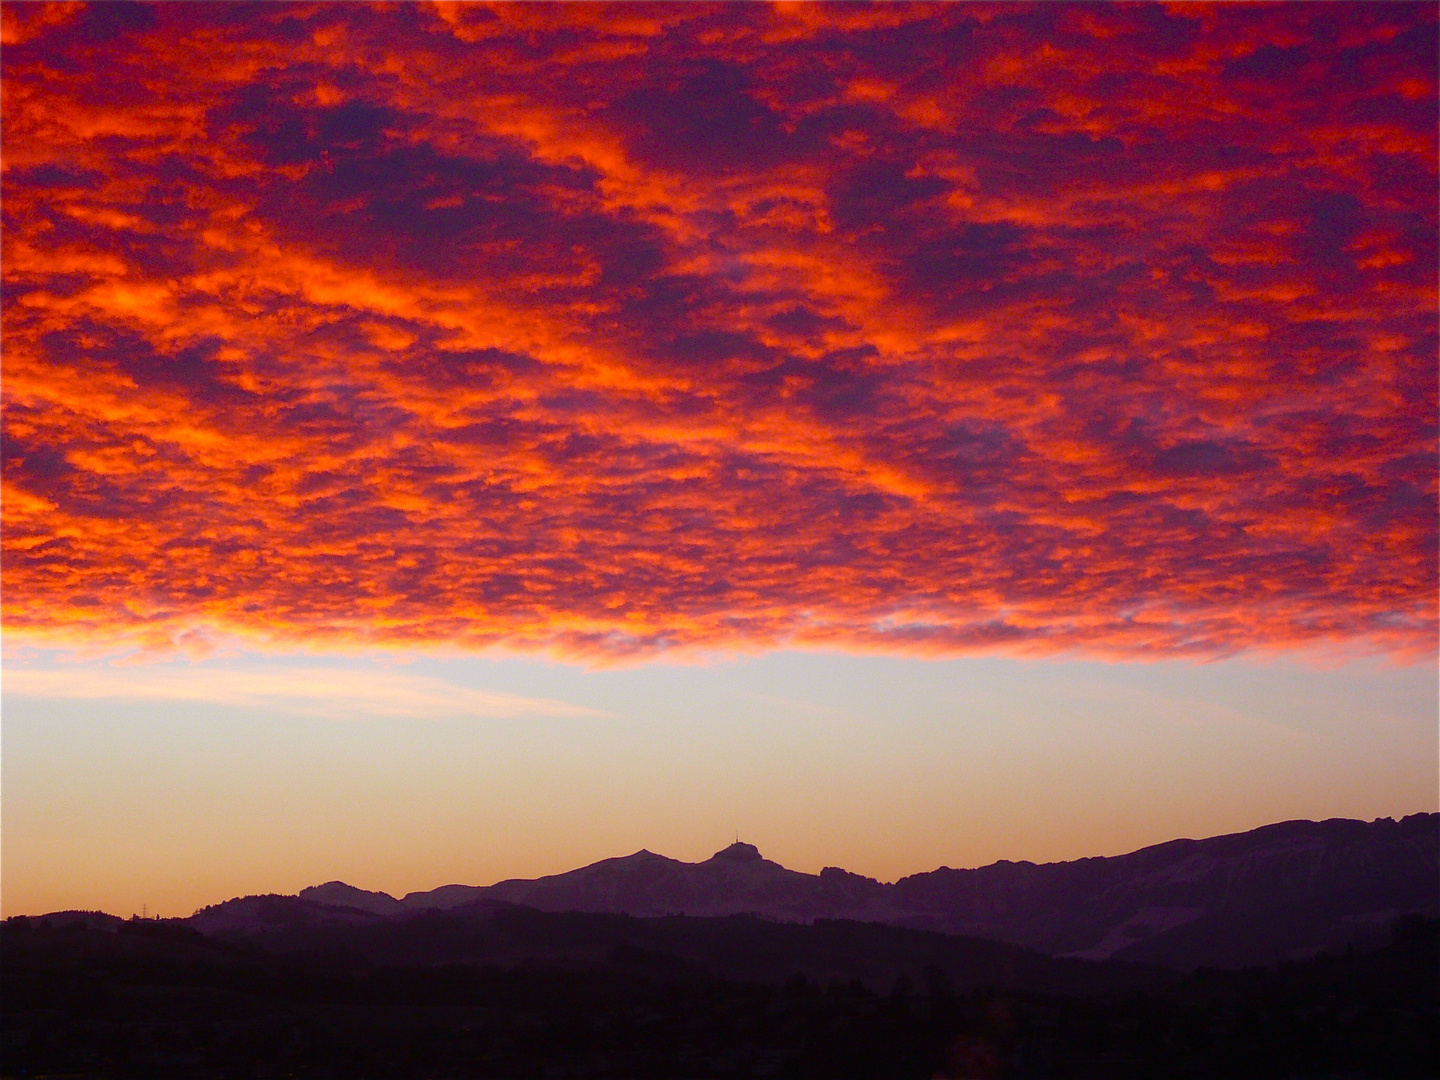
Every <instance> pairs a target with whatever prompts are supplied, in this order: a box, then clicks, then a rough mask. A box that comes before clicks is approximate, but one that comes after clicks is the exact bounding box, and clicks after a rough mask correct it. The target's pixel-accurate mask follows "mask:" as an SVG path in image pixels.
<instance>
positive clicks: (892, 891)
mask: <svg viewBox="0 0 1440 1080" xmlns="http://www.w3.org/2000/svg"><path fill="white" fill-rule="evenodd" d="M516 907H519V908H529V909H535V910H538V911H541V912H552V913H559V912H586V913H593V914H602V913H603V914H610V915H626V916H635V917H641V918H655V917H660V916H678V915H686V916H691V917H696V916H699V917H707V918H713V917H723V916H735V915H753V916H758V917H759V918H760V919H762V920H766V921H769V922H774V923H815V922H817V921H820V920H848V921H852V922H859V923H879V924H884V925H886V926H890V927H896V928H905V929H908V930H912V931H940V932H943V933H946V934H952V935H963V936H967V937H974V938H987V939H991V940H994V941H998V942H1004V943H1007V944H1010V945H1017V946H1023V947H1024V948H1026V949H1028V950H1033V951H1035V952H1039V953H1045V954H1049V955H1050V956H1054V957H1067V958H1074V959H1083V960H1123V961H1127V962H1131V963H1136V964H1145V965H1158V966H1162V967H1168V968H1173V969H1178V970H1190V969H1193V968H1196V967H1201V966H1207V967H1219V968H1240V967H1245V966H1250V965H1266V964H1271V963H1274V962H1276V961H1279V960H1285V959H1299V958H1303V957H1307V956H1312V955H1315V954H1316V953H1319V952H1322V951H1327V950H1328V951H1333V950H1342V949H1344V948H1345V947H1347V946H1350V945H1359V946H1368V945H1374V944H1378V943H1381V942H1383V941H1385V940H1387V939H1388V935H1389V932H1390V926H1391V924H1392V923H1393V922H1394V920H1395V919H1397V918H1398V917H1400V916H1403V915H1407V914H1413V913H1419V914H1423V915H1426V916H1429V917H1435V916H1436V915H1440V814H1414V815H1411V816H1409V817H1405V818H1403V819H1401V820H1399V821H1396V820H1393V819H1391V818H1380V819H1377V820H1375V821H1371V822H1363V821H1353V820H1346V819H1331V820H1328V821H1319V822H1315V821H1287V822H1282V823H1280V824H1275V825H1268V826H1265V827H1263V828H1259V829H1254V830H1252V831H1250V832H1244V833H1236V834H1232V835H1227V836H1217V837H1211V838H1209V839H1204V840H1172V841H1170V842H1168V843H1164V844H1159V845H1156V846H1153V847H1147V848H1142V849H1141V850H1139V851H1134V852H1131V853H1129V854H1126V855H1119V856H1113V857H1097V858H1088V859H1080V860H1076V861H1072V862H1059V863H1043V864H1035V863H1030V862H1008V861H1001V862H997V863H993V864H991V865H989V866H984V867H979V868H976V869H969V870H956V869H951V868H949V867H941V868H939V869H938V870H933V871H930V872H928V873H921V874H914V875H911V876H909V877H904V878H901V879H900V880H898V881H896V882H893V883H888V884H887V883H883V882H880V881H877V880H875V879H873V878H868V877H863V876H861V875H859V874H853V873H850V872H848V871H846V870H842V869H839V868H836V867H826V868H825V869H824V870H822V871H821V872H820V873H819V874H806V873H801V872H798V871H795V870H789V869H787V868H785V867H783V866H781V865H779V864H778V863H775V862H772V861H770V860H768V859H765V858H764V857H762V855H761V854H760V852H759V850H758V849H756V848H755V847H754V846H753V845H750V844H744V843H738V842H737V843H735V844H732V845H730V846H729V847H727V848H725V849H724V850H722V851H718V852H716V853H715V855H714V856H712V857H711V858H709V859H707V860H705V861H703V862H698V863H687V862H682V861H680V860H677V859H670V858H666V857H665V856H663V855H657V854H655V853H653V852H650V851H644V850H642V851H638V852H636V853H635V854H633V855H628V856H625V857H623V858H614V859H605V860H603V861H601V862H597V863H593V864H591V865H589V866H585V867H581V868H579V869H577V870H572V871H569V872H568V873H563V874H556V875H551V876H548V877H542V878H536V879H524V880H522V879H514V880H508V881H501V882H499V883H497V884H494V885H489V886H473V885H445V886H442V887H440V888H438V889H434V890H431V891H428V892H416V893H410V894H408V895H406V896H404V897H403V898H398V899H397V898H396V897H393V896H390V895H388V894H386V893H381V892H369V891H365V890H362V889H357V888H355V887H353V886H350V885H347V884H345V883H344V882H339V881H332V882H328V883H326V884H324V885H317V886H313V887H311V888H307V889H304V890H302V891H301V892H300V893H299V895H298V896H296V897H276V896H265V897H243V898H238V899H235V900H230V901H226V902H225V903H223V904H218V905H215V906H213V907H209V908H205V909H203V910H201V911H199V912H197V913H196V914H195V915H194V916H192V917H191V918H190V919H189V920H186V922H188V923H189V925H190V926H192V927H193V928H194V929H196V930H198V931H200V932H201V933H204V934H206V935H212V936H215V935H218V936H232V937H233V936H258V937H261V938H264V937H273V936H275V935H283V936H285V937H293V936H294V935H295V934H296V933H303V932H304V931H305V928H307V927H308V928H311V929H315V928H319V927H356V928H361V927H364V926H367V925H379V924H392V923H395V922H397V921H406V920H411V919H413V917H415V916H417V915H420V914H422V913H425V912H436V911H443V912H452V913H456V914H467V915H472V916H481V915H487V914H491V913H494V912H496V911H500V910H503V909H509V908H516Z"/></svg>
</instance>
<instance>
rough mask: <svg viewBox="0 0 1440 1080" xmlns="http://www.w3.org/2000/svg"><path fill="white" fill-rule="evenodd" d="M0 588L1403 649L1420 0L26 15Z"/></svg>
mask: <svg viewBox="0 0 1440 1080" xmlns="http://www.w3.org/2000/svg"><path fill="white" fill-rule="evenodd" d="M4 18H5V34H6V39H5V40H6V42H7V44H6V60H5V69H4V84H5V85H4V89H5V94H4V96H3V109H4V117H3V119H4V126H5V153H6V157H5V171H4V214H5V222H4V225H5V228H4V236H5V252H4V268H3V273H4V286H5V288H4V292H3V305H4V309H3V315H4V334H5V342H4V346H5V347H4V353H3V363H4V393H5V409H4V438H5V447H6V449H5V458H4V482H5V492H4V499H3V513H4V530H3V544H4V549H3V550H4V561H3V574H4V586H5V588H4V605H5V606H4V617H5V622H6V629H7V633H9V634H12V635H28V636H31V637H36V638H51V639H56V638H59V639H69V640H89V641H93V640H98V639H103V638H114V639H119V640H123V641H126V642H132V643H139V644H141V645H143V646H168V645H173V644H175V643H176V642H178V641H179V640H180V638H181V637H182V636H183V635H184V634H186V633H188V632H191V631H192V630H193V629H194V628H195V627H197V626H199V627H211V628H213V629H215V630H216V631H217V632H218V633H220V634H222V635H223V634H241V635H247V636H251V637H255V636H258V637H262V638H266V639H269V640H273V641H277V642H280V643H282V644H283V643H294V642H307V643H317V642H322V643H330V644H342V643H343V644H349V645H355V644H357V643H358V644H360V645H362V646H363V645H367V644H371V643H374V644H416V645H428V644H434V643H453V644H456V645H459V646H461V647H485V646H491V645H503V646H506V647H509V648H514V649H530V650H536V649H551V650H559V651H562V652H566V653H569V654H581V655H585V656H588V657H592V658H606V657H624V656H633V655H653V654H655V653H658V652H661V651H664V650H670V649H675V648H677V647H684V648H694V649H728V648H765V647H768V646H771V645H774V644H778V643H792V644H811V645H820V646H826V647H834V648H847V649H859V650H872V649H893V650H900V651H905V652H910V653H918V654H932V653H960V652H975V651H986V650H996V649H1009V650H1032V651H1055V650H1074V649H1079V650H1085V651H1089V652H1097V653H1103V654H1108V655H1126V656H1156V655H1173V654H1177V653H1183V654H1190V655H1201V656H1216V655H1224V654H1227V653H1231V652H1234V651H1237V650H1243V649H1250V648H1256V647H1285V648H1289V647H1293V648H1308V647H1311V646H1314V645H1316V644H1318V643H1321V642H1330V643H1334V642H1339V643H1342V644H1343V643H1352V644H1361V645H1364V646H1366V647H1374V648H1380V649H1385V650H1390V651H1392V652H1395V653H1397V654H1401V653H1411V654H1424V653H1425V652H1426V650H1431V651H1433V649H1434V646H1435V636H1436V596H1437V580H1436V554H1435V553H1436V543H1437V529H1436V521H1437V501H1436V486H1437V465H1436V463H1437V447H1436V434H1435V425H1434V418H1435V415H1436V410H1437V379H1436V369H1435V350H1436V321H1437V320H1436V306H1435V295H1436V289H1437V254H1436V236H1437V218H1436V205H1435V198H1434V194H1435V184H1436V159H1437V150H1436V131H1435V122H1434V120H1435V116H1434V102H1435V94H1436V74H1435V73H1436V45H1435V43H1436V26H1435V22H1436V15H1435V9H1434V7H1433V6H1430V5H1412V4H1383V5H1382V4H1375V5H1278V6H1260V5H1219V6H1213V5H1179V6H1162V5H1139V6H1122V5H1117V6H1099V7H1097V6H1093V5H1074V6H1070V5H1054V4H1044V5H1001V6H999V7H988V6H982V5H966V4H929V5H882V6H877V7H863V8H852V7H848V6H828V5H812V6H806V5H801V6H800V7H798V8H793V9H792V8H790V7H780V6H769V5H758V4H734V5H719V6H714V7H711V6H703V5H675V6H659V7H631V6H626V7H612V6H603V5H602V6H594V7H592V6H586V5H545V6H532V5H499V6H497V7H493V8H492V7H489V6H485V5H465V6H461V7H459V8H455V9H451V8H448V7H446V8H439V7H430V6H422V5H388V6H384V5H382V6H379V7H361V6H356V5H313V6H305V7H302V6H294V5H276V6H272V7H266V8H261V9H253V10H252V9H246V13H245V16H244V17H243V18H238V17H236V15H235V9H230V8H227V7H225V6H223V5H218V6H217V5H113V4H98V5H90V6H88V7H84V8H81V7H80V6H79V5H72V6H69V7H66V8H55V7H52V6H43V5H6V7H5V9H4Z"/></svg>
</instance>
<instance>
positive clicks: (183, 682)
mask: <svg viewBox="0 0 1440 1080" xmlns="http://www.w3.org/2000/svg"><path fill="white" fill-rule="evenodd" d="M4 685H5V693H6V694H7V695H16V696H19V697H35V698H57V699H64V700H72V701H74V700H90V699H101V698H118V699H125V700H138V701H167V702H181V701H183V702H191V703H195V704H202V705H215V706H223V707H230V708H242V707H243V708H264V709H278V710H284V711H286V712H291V713H298V714H301V715H308V716H320V717H326V718H333V719H353V718H362V717H363V718H385V719H390V718H397V719H399V718H404V719H449V718H457V717H458V718H467V719H495V720H517V719H524V718H530V717H555V718H560V719H570V718H592V717H600V716H604V715H606V714H605V713H603V712H599V711H597V710H594V709H587V708H584V707H582V706H579V705H571V704H568V703H566V702H563V701H552V700H549V699H547V698H529V697H518V696H515V695H511V694H491V693H487V692H485V691H483V690H475V689H472V688H470V687H467V686H460V685H458V684H456V683H452V682H448V681H447V680H445V679H436V678H431V677H428V676H424V675H408V674H403V673H400V672H393V671H377V670H354V669H350V668H256V669H246V670H236V669H224V668H214V667H192V666H186V667H172V666H166V665H145V666H135V667H119V668H103V667H96V666H94V665H85V666H83V667H76V668H75V669H73V670H71V669H67V668H49V669H35V668H23V667H22V668H15V667H12V668H10V669H9V670H7V671H6V672H5V682H4Z"/></svg>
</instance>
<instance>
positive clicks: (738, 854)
mask: <svg viewBox="0 0 1440 1080" xmlns="http://www.w3.org/2000/svg"><path fill="white" fill-rule="evenodd" d="M711 858H714V859H725V860H727V861H729V862H759V861H760V849H759V848H757V847H756V846H755V845H754V844H745V843H742V842H741V841H739V840H736V841H735V843H733V844H731V845H730V846H729V847H727V848H726V849H725V850H724V851H717V852H716V853H715V854H714V855H712V856H711Z"/></svg>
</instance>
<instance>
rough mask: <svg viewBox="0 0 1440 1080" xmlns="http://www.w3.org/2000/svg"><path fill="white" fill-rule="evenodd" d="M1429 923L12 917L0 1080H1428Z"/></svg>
mask: <svg viewBox="0 0 1440 1080" xmlns="http://www.w3.org/2000/svg"><path fill="white" fill-rule="evenodd" d="M1437 928H1440V923H1437V921H1436V920H1433V919H1426V918H1423V917H1419V916H1414V917H1409V918H1403V919H1400V920H1397V921H1396V922H1395V923H1394V924H1393V926H1392V938H1393V940H1392V941H1391V943H1390V944H1388V945H1385V946H1383V947H1380V948H1377V949H1374V950H1369V951H1361V952H1356V951H1354V950H1351V951H1348V952H1346V953H1342V954H1337V955H1322V956H1319V957H1316V958H1314V959H1311V960H1306V961H1301V962H1288V963H1284V964H1281V965H1279V966H1276V967H1273V968H1268V969H1261V968H1255V969H1249V970H1242V971H1223V972H1222V971H1206V970H1201V971H1198V972H1196V973H1194V974H1191V975H1188V976H1181V975H1177V974H1174V973H1166V972H1163V971H1159V970H1157V969H1142V968H1138V967H1134V966H1124V965H1117V964H1113V963H1099V962H1097V963H1093V964H1092V963H1087V962H1085V961H1075V960H1070V961H1057V960H1053V959H1051V958H1049V957H1044V956H1041V955H1039V954H1033V953H1027V952H1025V951H1024V950H1020V949H1017V948H1016V947H1014V946H1001V945H998V944H997V943H994V942H983V941H977V940H975V939H965V938H954V937H951V936H949V935H941V934H927V933H923V932H919V931H899V930H897V929H896V928H894V927H875V926H872V925H867V924H862V923H843V922H831V923H821V924H817V925H816V926H809V927H807V926H795V925H791V926H786V927H783V928H780V929H777V927H776V926H775V924H771V923H767V922H763V921H761V920H756V919H743V918H741V919H736V918H729V919H697V918H688V919H687V918H673V919H636V918H633V917H630V916H614V915H609V916H597V915H561V914H553V913H542V912H535V911H531V910H527V909H520V908H510V909H499V910H491V911H488V912H486V913H485V914H484V915H483V917H482V916H480V915H476V914H472V916H471V917H470V918H469V919H468V921H467V919H466V918H465V917H464V915H463V914H456V913H448V912H447V913H441V912H432V913H430V914H428V915H423V916H417V917H416V918H415V919H413V920H407V921H406V922H403V923H400V924H396V925H395V926H394V928H393V929H394V930H395V931H397V932H399V933H401V934H403V935H405V938H404V940H403V941H402V940H399V939H392V938H390V937H389V935H388V934H382V935H380V937H378V938H377V937H374V936H367V935H374V933H375V931H373V930H367V931H366V934H365V935H359V936H356V935H351V936H349V937H346V936H344V935H341V936H339V937H335V936H329V937H327V936H326V935H320V936H319V937H318V938H315V939H314V941H313V942H312V947H309V948H306V947H304V946H303V943H302V941H301V940H299V939H292V940H283V939H278V938H277V939H272V940H270V941H268V942H267V943H265V944H263V945H262V944H257V943H256V942H255V941H234V940H232V941H226V940H222V939H216V938H208V937H206V936H204V935H202V934H200V933H199V932H198V931H196V930H195V929H194V928H193V927H190V926H186V925H183V924H181V923H178V922H168V921H156V920H128V921H121V920H118V919H114V918H111V917H109V916H85V915H81V914H78V913H72V914H70V915H58V916H47V917H45V918H44V919H37V920H27V919H10V920H8V921H6V922H5V923H4V924H3V927H0V949H3V956H0V958H3V968H0V971H3V975H0V978H3V994H4V997H3V1002H4V1014H3V1017H4V1019H3V1028H0V1075H4V1076H37V1075H45V1074H49V1075H68V1076H72V1077H77V1078H79V1077H85V1078H97V1080H98V1078H128V1077H146V1078H149V1077H159V1078H164V1077H176V1078H181V1077H184V1078H191V1077H193V1078H197V1080H205V1078H211V1077H215V1078H221V1077H225V1078H229V1077H235V1078H248V1077H257V1078H258V1077H291V1076H293V1077H316V1078H336V1080H355V1078H377V1080H378V1078H387V1077H394V1078H407V1080H408V1078H417V1080H419V1078H434V1080H442V1078H461V1077H495V1078H501V1077H515V1078H520V1077H536V1078H558V1077H617V1078H644V1077H656V1078H661V1077H727V1078H735V1080H739V1078H743V1077H752V1076H773V1077H796V1078H800V1077H816V1078H821V1077H823V1078H844V1077H856V1078H861V1077H863V1078H867V1080H877V1078H888V1077H895V1078H910V1077H914V1078H917V1080H930V1078H932V1077H979V1078H984V1077H1106V1078H1126V1077H1266V1078H1274V1077H1295V1078H1300V1077H1305V1078H1320V1077H1327V1078H1329V1077H1334V1078H1339V1077H1376V1078H1382V1077H1383V1078H1406V1077H1431V1076H1434V1075H1436V1065H1437V1063H1440V1000H1437V999H1440V934H1437ZM897 935H898V936H897ZM906 935H909V936H906ZM467 943H468V944H467ZM746 949H749V950H761V951H762V952H764V951H767V950H768V955H769V956H770V957H771V959H770V960H768V961H767V962H765V963H760V964H758V966H757V962H756V959H755V958H754V957H750V958H743V957H742V958H738V959H737V958H736V957H735V956H734V955H732V954H734V953H735V952H736V951H737V950H746ZM442 950H443V951H445V952H449V951H451V950H454V952H453V955H460V956H470V957H473V959H472V960H471V961H470V962H467V963H435V962H434V956H435V955H438V954H439V952H440V951H442ZM997 950H998V951H997ZM485 956H490V957H492V959H491V960H489V961H486V960H484V959H483V958H484V957H485ZM896 956H900V957H901V958H902V959H901V960H899V961H896V960H895V959H894V958H895V957H896ZM422 957H423V958H424V959H423V960H422V959H421V958H422ZM501 957H503V958H504V959H503V961H502V960H501V959H500V958H501ZM882 960H884V961H885V962H882ZM737 965H738V966H737ZM784 966H789V967H790V969H791V971H792V974H791V975H789V976H787V977H780V976H779V975H778V971H779V970H780V969H781V968H782V967H784ZM742 970H754V971H755V972H756V973H757V975H756V977H740V976H737V975H736V972H737V971H742ZM846 971H854V972H856V974H853V975H851V976H850V977H848V978H847V977H846V974H845V973H846ZM806 972H810V974H806ZM821 972H828V973H829V974H828V975H824V974H820V973H821ZM892 972H895V973H894V974H893V978H892ZM1087 976H1088V978H1087ZM886 980H888V984H883V985H882V982H884V981H886Z"/></svg>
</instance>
